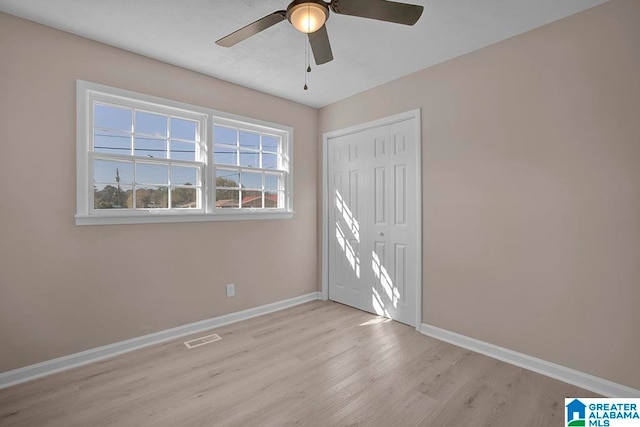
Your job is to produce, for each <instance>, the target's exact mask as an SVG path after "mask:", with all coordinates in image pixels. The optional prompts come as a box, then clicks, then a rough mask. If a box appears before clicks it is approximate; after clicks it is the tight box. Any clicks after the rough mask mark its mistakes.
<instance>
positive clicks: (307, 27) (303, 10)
mask: <svg viewBox="0 0 640 427" xmlns="http://www.w3.org/2000/svg"><path fill="white" fill-rule="evenodd" d="M328 14H329V11H328V10H327V8H326V7H325V6H323V5H320V4H318V3H314V2H311V1H308V2H304V3H298V4H296V5H294V6H292V7H291V8H290V9H289V10H288V11H287V17H288V18H289V21H290V22H291V24H292V25H293V26H294V27H295V28H296V29H297V30H298V31H301V32H303V33H313V32H315V31H318V30H319V29H320V28H322V26H323V25H324V23H325V22H326V21H327V17H328Z"/></svg>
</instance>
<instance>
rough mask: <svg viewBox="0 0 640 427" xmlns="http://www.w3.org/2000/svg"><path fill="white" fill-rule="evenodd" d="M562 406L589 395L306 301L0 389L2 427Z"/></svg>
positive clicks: (469, 419)
mask: <svg viewBox="0 0 640 427" xmlns="http://www.w3.org/2000/svg"><path fill="white" fill-rule="evenodd" d="M211 333H217V334H218V335H220V336H221V337H222V340H221V341H217V342H215V343H211V344H207V345H204V346H202V347H197V348H194V349H187V348H186V347H185V346H184V345H183V341H186V340H188V339H192V338H196V337H198V336H203V335H208V334H211ZM568 396H583V397H591V396H595V395H594V394H593V393H590V392H587V391H585V390H581V389H579V388H576V387H573V386H571V385H568V384H565V383H562V382H560V381H556V380H553V379H551V378H548V377H544V376H542V375H539V374H536V373H533V372H530V371H527V370H525V369H522V368H518V367H515V366H513V365H509V364H506V363H504V362H500V361H498V360H495V359H492V358H489V357H486V356H483V355H480V354H477V353H474V352H471V351H468V350H465V349H462V348H459V347H455V346H453V345H450V344H447V343H444V342H441V341H438V340H435V339H432V338H429V337H426V336H423V335H421V334H420V333H419V332H417V331H415V329H413V328H411V327H409V326H406V325H403V324H400V323H397V322H393V321H389V320H386V319H382V318H379V317H377V316H375V315H372V314H368V313H364V312H362V311H359V310H355V309H353V308H350V307H347V306H344V305H341V304H337V303H333V302H322V301H314V302H310V303H307V304H303V305H299V306H296V307H292V308H290V309H287V310H282V311H279V312H275V313H270V314H267V315H265V316H261V317H256V318H252V319H249V320H246V321H243V322H238V323H235V324H230V325H226V326H222V327H220V328H217V329H215V330H212V331H207V332H202V333H199V334H194V335H193V336H190V337H185V338H184V339H180V340H174V341H170V342H166V343H162V344H158V345H155V346H152V347H148V348H144V349H141V350H136V351H133V352H130V353H126V354H123V355H120V356H117V357H114V358H111V359H107V360H103V361H100V362H96V363H93V364H90V365H86V366H82V367H79V368H76V369H72V370H69V371H66V372H61V373H57V374H54V375H51V376H48V377H45V378H40V379H37V380H34V381H31V382H28V383H24V384H20V385H16V386H13V387H9V388H6V389H3V390H0V426H7V427H9V426H29V427H31V426H64V427H68V426H88V425H91V426H106V425H110V426H132V425H133V426H136V427H144V426H177V425H179V426H194V427H196V426H243V427H244V426H293V425H296V426H300V425H304V426H351V425H362V426H381V427H387V426H400V427H401V426H438V427H440V426H457V427H464V426H467V425H486V426H497V427H500V426H513V425H522V426H547V425H559V424H560V423H561V421H562V419H563V409H564V400H563V399H564V397H568Z"/></svg>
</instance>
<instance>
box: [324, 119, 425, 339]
mask: <svg viewBox="0 0 640 427" xmlns="http://www.w3.org/2000/svg"><path fill="white" fill-rule="evenodd" d="M406 120H412V121H413V131H414V135H415V137H416V144H415V147H416V155H417V158H418V162H417V164H416V177H415V178H416V194H415V197H416V236H417V242H416V243H417V244H416V259H415V266H416V283H415V287H416V324H415V328H416V330H418V331H419V330H420V325H421V324H422V321H423V319H422V123H421V109H420V108H418V109H415V110H410V111H406V112H404V113H400V114H395V115H393V116H389V117H384V118H382V119H378V120H373V121H370V122H366V123H361V124H357V125H355V126H351V127H348V128H344V129H339V130H335V131H331V132H325V133H323V134H322V266H321V267H322V299H323V300H325V301H326V300H327V299H329V191H328V188H329V177H328V171H329V163H328V159H329V140H330V139H332V138H338V137H341V136H345V135H349V134H353V133H358V132H362V131H365V130H367V129H371V128H375V127H379V126H386V125H391V124H394V123H398V122H402V121H406Z"/></svg>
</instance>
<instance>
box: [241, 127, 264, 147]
mask: <svg viewBox="0 0 640 427" xmlns="http://www.w3.org/2000/svg"><path fill="white" fill-rule="evenodd" d="M240 147H245V148H251V149H254V150H259V149H260V134H259V133H254V132H247V131H240Z"/></svg>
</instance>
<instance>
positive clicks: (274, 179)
mask: <svg viewBox="0 0 640 427" xmlns="http://www.w3.org/2000/svg"><path fill="white" fill-rule="evenodd" d="M215 122H216V124H215V126H214V127H213V144H214V145H213V159H214V166H215V177H216V205H215V207H216V209H228V208H240V209H253V208H261V209H281V208H283V207H284V206H285V203H286V201H285V192H284V190H285V181H286V176H287V163H288V156H287V153H286V152H285V151H284V150H283V144H282V139H283V137H284V135H281V134H274V133H273V131H271V133H270V131H269V130H268V129H260V128H258V127H255V126H254V127H250V126H247V125H246V124H238V123H234V122H232V121H229V120H216V121H215Z"/></svg>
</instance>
